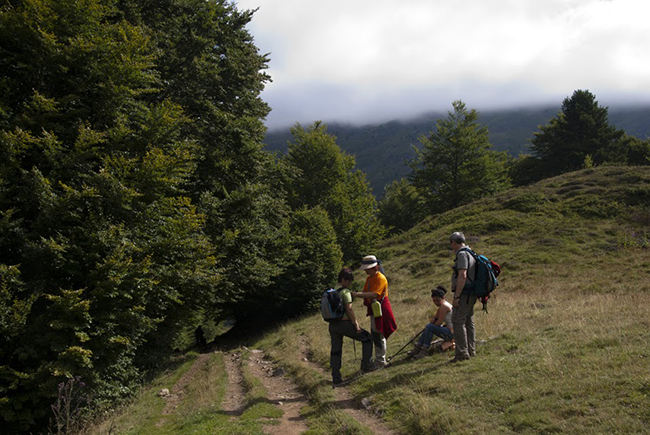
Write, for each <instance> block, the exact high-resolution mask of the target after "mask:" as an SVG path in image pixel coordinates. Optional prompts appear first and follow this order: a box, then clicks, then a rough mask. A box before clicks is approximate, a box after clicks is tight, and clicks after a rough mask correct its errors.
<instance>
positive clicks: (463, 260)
mask: <svg viewBox="0 0 650 435" xmlns="http://www.w3.org/2000/svg"><path fill="white" fill-rule="evenodd" d="M464 248H469V246H464ZM461 249H462V248H461ZM461 269H465V270H467V281H465V285H467V284H469V283H470V281H471V280H472V279H471V278H472V277H473V276H474V275H475V274H476V272H475V269H476V261H474V257H472V254H470V253H469V252H467V251H461V250H459V251H458V253H457V254H456V263H455V264H454V273H453V274H452V275H451V291H452V292H454V291H456V282H457V281H458V271H459V270H461Z"/></svg>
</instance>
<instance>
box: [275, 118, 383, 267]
mask: <svg viewBox="0 0 650 435" xmlns="http://www.w3.org/2000/svg"><path fill="white" fill-rule="evenodd" d="M291 132H292V134H293V137H294V142H293V143H290V144H289V149H288V152H287V155H286V157H285V160H286V162H287V163H288V165H289V166H290V168H291V173H292V175H291V176H290V178H289V180H288V183H287V190H288V192H289V200H290V204H291V206H292V207H293V208H294V209H300V208H302V207H308V208H313V207H322V208H323V209H324V210H326V211H327V214H328V216H329V218H330V220H331V222H332V226H333V227H334V230H335V231H336V236H337V240H338V242H339V245H340V247H341V250H342V251H343V259H344V261H346V262H355V261H358V259H359V257H360V256H362V255H364V254H366V253H367V252H369V251H370V250H372V249H373V247H374V246H375V245H376V243H377V242H378V241H379V240H380V239H381V238H383V236H384V234H385V228H384V227H383V226H382V225H381V223H380V222H379V219H378V217H377V202H376V200H375V198H374V196H373V195H372V193H371V192H370V188H369V186H368V182H367V181H366V177H365V175H364V174H363V173H362V172H360V171H359V170H356V169H355V160H354V157H353V156H350V155H348V154H346V153H345V152H343V151H342V150H341V148H340V147H339V146H338V145H337V144H336V138H335V137H334V136H331V135H329V134H328V133H327V131H326V126H325V125H324V124H321V123H319V122H316V123H314V124H313V125H312V126H310V127H308V128H306V129H305V128H303V127H302V126H301V125H299V124H298V125H296V126H295V127H293V128H292V129H291Z"/></svg>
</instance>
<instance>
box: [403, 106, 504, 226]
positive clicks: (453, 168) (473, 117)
mask: <svg viewBox="0 0 650 435" xmlns="http://www.w3.org/2000/svg"><path fill="white" fill-rule="evenodd" d="M453 108H454V111H453V112H449V116H448V117H447V118H446V119H440V120H438V121H437V122H436V131H435V132H433V133H431V135H430V136H429V137H425V136H422V137H421V138H420V142H421V144H422V148H421V149H416V153H417V155H416V158H415V159H414V160H413V161H412V162H411V169H412V173H411V175H410V180H411V182H412V183H413V185H414V186H415V187H416V188H417V189H418V190H419V191H420V192H422V194H423V195H424V198H425V201H426V204H427V208H428V209H429V211H430V212H431V213H441V212H444V211H446V210H450V209H452V208H455V207H458V206H460V205H462V204H467V203H469V202H471V201H474V200H476V199H479V198H481V197H484V196H487V195H491V194H494V193H496V192H498V191H499V190H501V189H503V188H504V187H507V186H508V185H509V180H508V177H507V174H506V171H505V165H504V162H505V157H504V155H503V154H502V153H495V152H493V151H491V150H490V148H491V146H492V145H491V144H490V142H489V138H488V130H487V128H486V127H484V126H481V125H479V124H478V122H477V119H478V113H477V112H476V110H474V109H472V110H468V109H467V107H466V106H465V103H463V102H462V101H454V102H453Z"/></svg>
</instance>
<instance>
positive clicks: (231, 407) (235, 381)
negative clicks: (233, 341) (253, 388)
mask: <svg viewBox="0 0 650 435" xmlns="http://www.w3.org/2000/svg"><path fill="white" fill-rule="evenodd" d="M223 360H224V363H225V365H226V373H227V374H228V385H227V387H226V397H225V399H224V401H223V403H222V404H221V406H222V408H223V411H224V412H225V413H226V414H228V415H230V419H231V420H234V419H236V418H237V417H239V416H240V415H241V414H242V412H244V377H243V375H242V368H241V358H240V355H239V354H238V353H224V358H223Z"/></svg>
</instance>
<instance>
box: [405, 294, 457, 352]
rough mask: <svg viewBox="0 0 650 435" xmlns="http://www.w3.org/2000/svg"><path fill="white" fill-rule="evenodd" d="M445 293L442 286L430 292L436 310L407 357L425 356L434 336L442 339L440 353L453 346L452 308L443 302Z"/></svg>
mask: <svg viewBox="0 0 650 435" xmlns="http://www.w3.org/2000/svg"><path fill="white" fill-rule="evenodd" d="M445 293H447V290H445V288H444V287H442V286H438V287H436V288H435V289H433V290H431V300H432V301H433V304H434V305H435V306H436V307H438V309H437V310H436V314H435V315H434V316H433V317H432V318H431V320H430V321H429V323H428V324H427V326H425V328H424V331H423V332H422V335H421V336H420V340H419V341H418V343H417V344H416V345H415V347H414V348H413V349H412V350H410V351H408V352H406V353H407V354H408V355H410V356H412V357H414V358H422V357H423V356H425V355H427V353H428V352H429V350H430V349H429V348H430V346H431V341H432V340H433V337H434V336H436V337H440V338H442V339H443V342H442V344H441V346H440V350H441V351H443V352H444V351H446V350H448V349H449V348H451V347H453V346H454V330H453V326H452V323H451V315H452V311H453V306H452V305H451V304H450V303H449V302H447V301H446V300H445Z"/></svg>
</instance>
